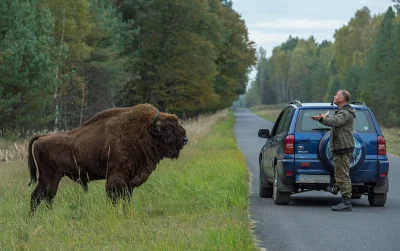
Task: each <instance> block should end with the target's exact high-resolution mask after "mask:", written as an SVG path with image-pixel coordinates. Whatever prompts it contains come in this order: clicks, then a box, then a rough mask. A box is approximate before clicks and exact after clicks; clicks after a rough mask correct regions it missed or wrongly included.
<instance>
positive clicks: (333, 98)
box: [331, 97, 335, 105]
mask: <svg viewBox="0 0 400 251" xmlns="http://www.w3.org/2000/svg"><path fill="white" fill-rule="evenodd" d="M333 100H335V97H333V98H332V102H331V105H333Z"/></svg>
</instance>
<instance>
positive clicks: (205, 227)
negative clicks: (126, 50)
mask: <svg viewBox="0 0 400 251" xmlns="http://www.w3.org/2000/svg"><path fill="white" fill-rule="evenodd" d="M233 123H234V119H233V116H232V114H231V113H230V112H229V113H228V112H227V111H225V112H220V113H218V114H215V115H213V116H207V117H200V118H199V119H198V120H197V121H189V122H184V123H183V125H184V127H185V128H186V130H187V136H188V138H189V143H188V145H187V146H186V147H185V148H184V149H183V151H182V152H181V156H180V157H179V159H178V160H165V161H162V162H161V164H160V165H158V166H157V169H156V170H155V172H154V173H153V174H152V175H151V176H150V178H149V180H148V181H147V182H146V183H145V184H143V185H142V186H141V187H139V188H136V189H135V191H134V192H133V199H132V201H131V202H130V203H129V204H126V203H122V202H121V203H119V204H118V205H117V206H116V207H113V206H112V205H111V203H110V201H109V199H108V198H107V196H106V193H105V190H104V181H95V182H91V183H89V192H87V193H84V192H83V191H82V189H81V188H80V187H79V186H78V185H77V184H75V183H73V182H72V181H71V180H69V179H66V178H64V179H63V180H62V182H61V184H60V186H59V190H58V194H57V196H56V197H55V199H54V203H53V208H52V209H49V208H47V207H46V205H45V204H41V205H40V206H39V208H38V211H37V214H36V215H35V216H34V217H33V218H29V217H28V210H29V200H30V193H31V192H32V191H33V189H34V187H28V186H27V184H28V181H29V177H28V174H29V172H28V169H27V165H26V156H22V157H20V158H15V159H14V158H12V159H9V161H7V162H0V176H1V177H2V179H1V183H0V250H255V249H256V246H255V244H254V241H253V238H252V235H251V230H250V223H249V218H248V182H249V177H248V173H247V170H246V163H245V159H244V157H243V155H242V154H241V152H240V151H239V150H238V149H237V146H236V142H235V140H234V137H233V132H232V125H233ZM3 144H4V142H3ZM24 144H25V143H24ZM8 146H9V147H10V149H13V148H12V145H8ZM10 151H11V150H10ZM13 151H14V150H13ZM16 151H17V150H16Z"/></svg>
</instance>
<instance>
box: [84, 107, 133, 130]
mask: <svg viewBox="0 0 400 251" xmlns="http://www.w3.org/2000/svg"><path fill="white" fill-rule="evenodd" d="M127 109H128V108H113V109H108V110H105V111H102V112H99V113H97V114H95V115H94V116H93V117H91V118H90V119H89V120H87V121H86V122H85V123H83V125H84V126H85V125H88V124H92V123H94V122H96V121H99V120H102V119H107V118H112V117H116V116H118V115H120V114H121V113H123V112H126V111H127Z"/></svg>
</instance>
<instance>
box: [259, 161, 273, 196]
mask: <svg viewBox="0 0 400 251" xmlns="http://www.w3.org/2000/svg"><path fill="white" fill-rule="evenodd" d="M265 183H267V184H268V181H267V179H266V177H265V174H264V171H263V169H262V168H261V167H260V179H259V182H258V187H259V194H260V197H262V198H271V197H272V195H273V187H272V186H266V184H265Z"/></svg>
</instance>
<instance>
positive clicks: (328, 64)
mask: <svg viewBox="0 0 400 251" xmlns="http://www.w3.org/2000/svg"><path fill="white" fill-rule="evenodd" d="M393 2H397V3H400V1H399V0H394V1H393ZM399 10H400V8H399V5H398V4H395V5H394V8H393V7H389V8H388V10H387V11H386V13H381V14H377V15H371V11H370V10H369V9H368V8H367V7H364V8H362V9H360V10H358V11H357V12H356V13H355V14H354V16H353V17H352V18H351V19H350V21H348V23H347V24H346V25H343V26H342V27H338V28H337V29H336V30H335V33H334V34H333V37H334V41H333V42H332V41H322V42H321V43H317V42H316V41H315V39H314V37H313V36H312V35H311V36H310V37H309V38H308V39H300V38H297V37H292V36H289V38H288V39H287V41H285V42H283V43H282V44H281V45H280V46H277V47H275V48H274V49H273V51H272V53H271V54H272V55H271V56H270V57H266V51H265V49H264V48H259V49H258V59H257V66H256V70H257V75H256V78H255V80H254V81H252V82H251V83H250V86H249V90H248V92H247V93H246V96H245V105H246V106H247V107H252V106H256V105H270V104H282V103H289V102H290V101H293V100H299V101H301V102H322V101H324V102H331V100H332V97H333V96H334V95H335V94H336V92H337V91H338V90H339V89H346V90H348V91H349V92H350V93H351V96H352V97H351V99H352V101H362V102H364V103H365V104H366V105H367V106H368V107H370V108H371V109H372V111H373V112H374V114H375V116H376V117H377V119H378V121H379V123H381V124H382V125H384V126H386V127H394V126H397V127H398V126H400V104H399V103H398V100H399V97H400V70H399V69H400V14H399Z"/></svg>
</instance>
